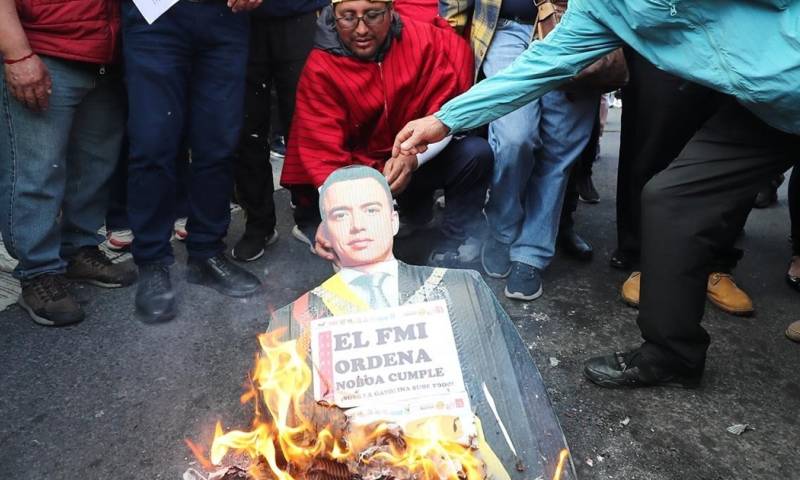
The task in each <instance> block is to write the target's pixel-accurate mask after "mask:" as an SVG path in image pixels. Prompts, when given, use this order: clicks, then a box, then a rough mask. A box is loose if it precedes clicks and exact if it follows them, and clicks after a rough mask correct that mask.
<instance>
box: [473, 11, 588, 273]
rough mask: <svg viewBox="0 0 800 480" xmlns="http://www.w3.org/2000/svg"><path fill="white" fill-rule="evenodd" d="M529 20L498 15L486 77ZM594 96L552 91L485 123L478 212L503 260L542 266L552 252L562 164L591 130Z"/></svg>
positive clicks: (510, 53)
mask: <svg viewBox="0 0 800 480" xmlns="http://www.w3.org/2000/svg"><path fill="white" fill-rule="evenodd" d="M532 30H533V26H531V25H523V24H520V23H517V22H513V21H510V20H504V19H500V21H499V22H498V24H497V29H496V30H495V32H494V37H493V38H492V43H491V45H489V50H488V51H487V52H486V59H485V60H484V62H483V72H484V74H485V75H486V76H487V77H492V76H494V75H495V74H497V73H498V72H499V71H500V70H502V69H504V68H505V67H507V66H508V65H510V64H511V63H512V62H513V61H514V60H515V59H516V58H517V57H518V56H519V55H520V54H521V53H522V52H524V51H525V49H527V48H528V45H529V44H530V42H531V38H532ZM599 105H600V99H599V94H594V93H592V94H584V93H581V94H567V93H565V92H563V91H558V90H556V91H553V92H550V93H548V94H546V95H544V96H543V97H542V98H540V99H537V100H534V101H532V102H531V103H529V104H528V105H525V106H523V107H521V108H519V109H517V110H515V111H514V112H511V113H509V114H508V115H506V116H504V117H502V118H499V119H497V120H495V121H494V122H492V123H491V124H490V125H489V144H490V145H491V147H492V150H493V151H494V156H495V166H494V173H493V175H492V182H491V194H490V197H489V202H488V204H487V205H486V217H487V219H488V221H489V227H490V231H491V232H492V235H494V237H495V239H496V240H498V241H500V242H502V243H505V244H510V245H511V253H510V256H511V261H515V262H522V263H525V264H528V265H532V266H534V267H536V268H539V269H544V268H546V267H547V266H548V265H549V264H550V261H551V259H552V258H553V255H554V254H555V242H556V234H557V233H558V223H559V217H560V215H561V207H562V204H563V203H564V190H565V188H566V185H567V180H568V177H569V169H570V167H571V166H572V164H573V163H574V162H575V160H576V159H577V158H578V156H579V155H580V153H581V151H582V150H583V148H584V147H585V146H586V143H587V142H588V141H589V136H590V134H591V132H592V126H593V124H594V119H595V117H596V116H597V111H598V108H599Z"/></svg>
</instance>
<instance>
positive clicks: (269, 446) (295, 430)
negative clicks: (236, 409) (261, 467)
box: [210, 330, 486, 480]
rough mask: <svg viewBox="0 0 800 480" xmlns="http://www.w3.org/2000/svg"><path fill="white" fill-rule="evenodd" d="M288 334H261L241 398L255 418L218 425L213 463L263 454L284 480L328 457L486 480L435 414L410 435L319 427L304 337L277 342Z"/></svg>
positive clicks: (424, 474)
mask: <svg viewBox="0 0 800 480" xmlns="http://www.w3.org/2000/svg"><path fill="white" fill-rule="evenodd" d="M284 332H285V330H277V331H275V332H272V333H265V334H262V335H260V336H259V337H258V339H259V344H260V346H261V352H260V353H259V355H258V356H257V357H256V364H255V368H254V370H253V372H252V375H251V377H250V381H251V384H250V386H249V388H248V391H247V392H246V393H245V394H244V395H242V397H241V400H242V401H243V402H247V401H251V400H256V405H257V409H256V418H255V420H254V421H253V426H252V428H251V429H250V430H249V431H238V430H234V431H230V432H228V433H224V431H223V428H222V425H221V424H220V423H217V426H216V431H215V434H214V440H213V442H212V446H211V452H210V459H211V462H212V463H213V464H214V465H219V464H220V462H221V461H222V460H223V458H224V457H225V456H226V454H227V453H228V452H229V451H234V452H237V453H245V454H247V455H248V456H249V457H250V458H252V459H253V460H257V459H259V458H261V459H262V462H265V463H266V464H268V465H269V470H270V471H271V472H272V474H273V475H274V476H275V478H277V479H279V480H295V479H296V478H303V477H302V475H303V473H302V472H307V471H309V469H310V468H315V467H314V465H316V464H315V462H319V461H320V460H324V459H327V460H333V461H336V462H339V463H340V464H346V465H350V466H353V465H362V466H364V468H378V469H384V470H385V471H389V470H395V471H397V470H405V471H406V472H408V473H413V474H415V475H416V478H419V479H420V480H444V479H448V480H450V479H453V480H455V479H462V480H463V479H467V480H482V479H484V478H486V474H485V472H484V466H483V462H482V461H481V460H480V458H479V456H478V455H476V452H475V450H473V449H472V448H470V447H467V446H463V445H461V444H459V443H457V442H455V441H454V440H453V439H452V432H447V431H445V428H444V427H443V425H441V423H442V422H437V421H436V419H435V418H432V419H431V421H423V422H422V423H421V424H419V425H417V426H415V428H414V429H413V431H409V432H399V428H398V427H397V426H396V425H391V424H387V423H380V424H372V425H369V426H359V427H355V426H353V425H350V426H349V427H348V428H347V429H346V432H345V431H342V429H341V428H338V430H339V431H337V426H336V425H334V424H333V423H334V422H329V423H328V424H327V425H320V422H319V419H315V420H317V421H312V420H311V419H310V418H309V417H310V416H312V412H309V408H310V404H312V403H313V400H310V399H309V397H307V393H308V390H309V387H310V386H311V382H312V372H311V369H310V368H309V365H308V362H307V359H306V354H307V351H308V347H307V346H308V343H307V338H304V337H302V336H301V338H300V339H299V340H289V341H280V338H281V336H282V335H283V334H284ZM261 407H263V408H264V410H262V409H261ZM315 408H322V409H325V408H326V407H318V406H317V407H315ZM337 410H338V409H337ZM322 427H324V428H322ZM450 427H451V428H452V425H451V426H450ZM334 432H336V433H337V434H336V435H335V434H334ZM297 475H300V477H297Z"/></svg>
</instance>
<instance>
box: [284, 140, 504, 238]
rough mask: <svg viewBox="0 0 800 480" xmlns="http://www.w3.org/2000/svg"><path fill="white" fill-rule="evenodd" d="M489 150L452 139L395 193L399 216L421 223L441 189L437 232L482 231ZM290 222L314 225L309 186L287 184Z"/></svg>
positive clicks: (315, 208) (454, 234)
mask: <svg viewBox="0 0 800 480" xmlns="http://www.w3.org/2000/svg"><path fill="white" fill-rule="evenodd" d="M493 161H494V154H493V153H492V149H491V148H490V147H489V143H488V142H487V141H486V140H485V139H483V138H481V137H473V136H469V137H464V138H461V139H454V140H453V141H451V142H450V144H449V145H448V146H447V147H446V148H445V149H444V150H442V151H441V153H439V155H437V156H436V158H433V159H431V160H430V161H428V162H427V163H425V164H424V165H423V166H421V167H419V169H418V170H417V171H416V172H414V174H413V176H412V177H411V182H410V183H409V184H408V187H407V188H406V190H405V191H404V192H403V193H401V194H400V195H399V196H397V204H398V209H399V210H400V215H401V216H402V217H403V218H404V219H412V221H416V222H418V223H422V222H424V221H426V220H428V219H430V218H431V216H432V215H433V201H434V199H433V193H434V192H435V191H436V190H437V189H440V188H441V189H444V195H445V199H446V202H445V209H444V219H443V220H442V230H443V231H444V233H445V234H446V235H448V236H450V237H453V238H458V239H463V238H465V237H466V236H467V235H473V236H478V235H480V232H481V231H482V225H483V223H482V218H483V215H482V214H481V210H482V209H483V204H484V202H485V200H486V190H487V188H488V187H489V180H490V176H491V174H492V163H493ZM291 192H292V202H293V203H294V204H295V211H294V219H295V223H296V224H297V225H298V226H300V227H301V228H303V229H306V228H307V229H310V227H313V226H316V225H318V224H319V221H320V220H319V206H318V201H319V196H318V195H317V189H316V188H313V187H312V186H310V185H298V186H294V187H291Z"/></svg>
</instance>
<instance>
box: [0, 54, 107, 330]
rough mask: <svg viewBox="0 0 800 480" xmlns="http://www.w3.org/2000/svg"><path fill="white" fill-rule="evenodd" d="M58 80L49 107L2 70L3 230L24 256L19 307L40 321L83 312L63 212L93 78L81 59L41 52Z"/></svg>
mask: <svg viewBox="0 0 800 480" xmlns="http://www.w3.org/2000/svg"><path fill="white" fill-rule="evenodd" d="M41 58H42V60H43V61H44V63H45V64H46V65H47V68H48V71H49V72H50V76H51V79H52V81H53V88H52V93H51V95H50V105H49V108H48V109H47V111H46V112H43V113H37V112H33V111H31V110H29V109H28V108H27V107H25V106H24V105H22V104H21V103H20V102H18V101H17V100H16V99H15V98H13V97H12V96H11V93H10V92H9V90H8V86H7V84H6V82H5V78H3V72H2V71H0V101H2V105H1V106H2V116H3V121H2V122H0V195H1V196H2V200H0V232H2V237H3V241H4V242H5V246H6V248H7V249H8V252H9V253H10V254H11V256H13V257H14V258H16V259H17V260H18V263H17V266H16V268H15V269H14V271H13V275H14V277H16V278H18V279H19V280H20V281H21V283H22V293H21V295H20V298H19V303H20V305H21V306H22V307H23V308H24V309H25V310H26V311H27V312H28V314H29V315H30V317H31V318H32V319H33V320H34V321H35V322H36V323H39V324H41V325H67V324H70V323H76V322H80V321H81V320H83V318H84V313H83V311H82V310H81V308H80V306H79V305H78V304H77V302H75V300H74V299H73V298H72V297H71V296H70V295H69V293H68V292H67V290H66V288H65V286H64V283H63V282H64V280H63V275H62V274H63V273H64V272H65V270H66V266H67V263H66V261H65V260H64V259H63V258H62V257H61V255H60V251H61V226H60V224H59V222H58V216H59V213H60V211H61V205H62V202H63V198H64V190H65V187H66V179H67V171H68V165H67V149H68V145H69V135H70V129H71V127H72V123H73V119H74V116H75V112H76V110H77V109H78V107H79V105H80V103H81V101H82V100H83V98H84V97H85V96H86V95H87V94H88V92H90V91H91V89H92V85H93V80H94V78H93V76H92V74H91V73H89V72H88V71H86V70H83V69H80V68H79V67H77V66H76V65H75V64H73V63H70V62H64V61H62V60H58V59H55V58H50V57H44V56H43V57H41Z"/></svg>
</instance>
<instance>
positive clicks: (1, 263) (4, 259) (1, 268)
mask: <svg viewBox="0 0 800 480" xmlns="http://www.w3.org/2000/svg"><path fill="white" fill-rule="evenodd" d="M17 263H19V262H17V260H16V259H15V258H13V257H12V256H11V254H9V253H8V250H6V247H5V245H3V238H2V237H0V272H6V273H11V272H13V271H14V269H15V268H17ZM0 310H2V308H0Z"/></svg>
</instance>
